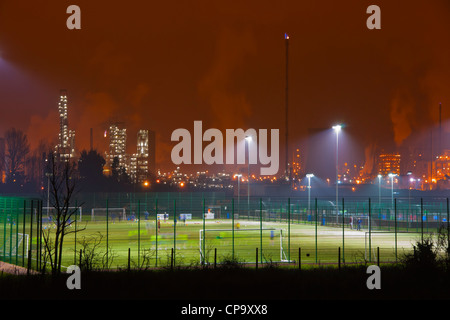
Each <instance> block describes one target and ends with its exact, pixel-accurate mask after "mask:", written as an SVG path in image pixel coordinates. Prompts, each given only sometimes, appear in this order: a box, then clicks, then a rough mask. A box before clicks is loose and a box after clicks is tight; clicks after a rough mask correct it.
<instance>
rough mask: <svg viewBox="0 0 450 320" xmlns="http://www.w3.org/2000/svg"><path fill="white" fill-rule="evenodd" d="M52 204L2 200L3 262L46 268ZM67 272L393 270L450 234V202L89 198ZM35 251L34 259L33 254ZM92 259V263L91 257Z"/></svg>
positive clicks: (78, 205)
mask: <svg viewBox="0 0 450 320" xmlns="http://www.w3.org/2000/svg"><path fill="white" fill-rule="evenodd" d="M43 203H47V202H46V200H45V199H43V200H37V199H21V198H5V197H3V198H0V207H1V211H0V224H1V227H0V230H1V235H0V239H1V242H0V244H1V249H0V250H1V254H0V259H1V260H2V261H5V262H8V263H13V264H17V265H22V266H27V264H28V263H29V264H30V267H31V268H35V269H41V268H43V267H44V265H45V263H44V261H43V258H42V257H43V255H44V251H45V250H44V248H43V246H42V233H43V232H48V231H50V232H51V230H52V228H53V223H54V220H52V217H53V216H54V209H53V208H49V207H48V206H44V205H43ZM70 206H71V208H72V209H71V210H73V212H74V215H73V221H72V222H71V226H70V229H69V230H70V233H69V234H68V235H67V236H66V238H65V241H64V247H63V252H64V256H63V265H64V266H66V267H67V266H69V265H72V264H76V265H82V266H83V265H86V263H87V261H86V259H87V257H90V259H91V260H90V261H89V263H91V265H90V266H91V267H92V266H95V267H96V268H101V269H117V268H121V269H125V268H140V269H141V268H154V267H172V268H173V267H177V266H189V265H204V264H210V265H213V264H214V265H215V264H220V263H228V262H230V261H231V262H236V261H237V262H243V263H248V264H252V265H261V264H268V263H274V262H276V263H286V264H290V265H293V266H297V267H299V266H300V264H302V265H304V264H311V265H314V264H328V263H329V264H340V263H353V262H355V263H361V262H366V261H369V262H375V261H377V262H395V261H398V260H399V259H400V258H401V256H402V254H404V253H405V252H409V251H410V250H412V244H414V243H415V242H416V241H420V240H421V239H423V237H424V236H426V235H428V234H430V233H438V232H445V234H448V230H449V223H448V221H449V206H448V199H446V198H440V199H438V198H437V199H435V198H419V199H416V198H415V199H411V198H408V199H402V198H399V199H394V201H391V199H386V200H384V199H383V200H381V199H376V201H373V200H372V199H370V198H356V197H355V198H345V199H344V198H343V199H340V200H339V203H338V204H336V203H335V200H333V199H326V198H314V199H311V198H309V199H307V198H281V197H261V198H255V197H251V198H247V197H245V198H244V197H240V198H237V197H229V196H226V195H225V194H222V193H186V192H182V193H170V192H168V193H116V194H82V195H79V196H78V197H77V198H76V199H73V203H72V204H71V205H70ZM27 250H28V252H27ZM88 254H90V256H88Z"/></svg>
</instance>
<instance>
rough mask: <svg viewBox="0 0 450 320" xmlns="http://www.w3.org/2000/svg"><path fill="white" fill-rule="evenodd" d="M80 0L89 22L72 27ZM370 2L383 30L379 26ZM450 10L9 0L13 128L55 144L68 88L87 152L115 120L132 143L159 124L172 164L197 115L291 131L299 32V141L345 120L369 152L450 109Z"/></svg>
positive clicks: (416, 5)
mask: <svg viewBox="0 0 450 320" xmlns="http://www.w3.org/2000/svg"><path fill="white" fill-rule="evenodd" d="M71 4H76V5H78V6H79V7H80V8H81V14H82V15H81V17H82V20H81V21H82V22H81V24H82V29H81V30H68V29H67V28H66V19H67V17H68V16H69V15H68V14H66V8H67V7H68V6H69V5H71ZM371 4H376V5H378V6H380V8H381V13H382V16H381V17H382V29H381V30H368V29H367V28H366V19H367V17H368V15H367V14H366V8H367V7H368V6H369V5H371ZM449 14H450V3H449V2H448V1H447V0H431V1H417V0H413V1H403V0H402V1H384V0H383V1H379V0H375V1H373V2H370V3H369V2H368V1H359V0H345V1H331V0H323V1H260V0H259V1H253V0H252V1H245V0H244V1H229V0H228V1H222V0H219V1H216V0H213V1H211V0H209V1H205V0H200V1H198V0H193V1H171V2H168V1H160V2H156V1H136V0H131V1H121V2H117V3H116V2H110V1H105V0H98V1H97V0H96V1H87V0H80V1H78V0H77V1H70V2H69V1H56V0H55V1H45V2H42V1H26V2H25V1H13V0H2V1H1V2H0V57H1V59H0V82H1V86H0V108H1V116H0V136H2V135H3V133H4V132H5V130H7V129H8V128H10V127H12V126H15V127H17V128H20V129H22V130H24V131H26V132H27V134H28V137H29V140H30V142H31V143H32V146H36V145H37V143H38V142H39V141H40V140H42V139H45V140H53V141H54V140H56V138H57V134H58V115H57V98H58V94H59V90H60V89H66V90H67V91H68V97H69V108H70V109H69V123H70V126H71V127H72V128H73V129H75V130H76V142H77V147H78V148H79V149H80V150H81V149H86V148H89V133H90V128H93V130H94V147H96V148H97V149H98V150H99V151H101V152H103V151H105V145H106V144H105V139H104V138H103V132H104V129H105V127H106V124H107V123H108V121H111V120H113V119H119V120H121V121H123V122H124V123H125V124H126V126H127V128H128V130H129V142H130V144H131V145H132V146H133V145H134V143H135V138H134V137H135V134H136V131H137V130H138V129H140V128H146V129H152V130H154V131H155V132H156V134H157V144H158V152H157V162H158V166H161V167H164V166H165V165H167V166H169V167H170V153H169V152H170V150H171V148H172V147H173V143H172V142H171V141H170V134H171V132H172V131H173V130H175V129H176V128H188V129H191V128H192V126H193V121H194V120H202V121H203V123H204V126H206V127H210V128H212V127H214V128H219V129H223V130H224V129H226V128H244V129H245V128H249V127H253V128H267V129H271V128H279V129H280V131H281V132H280V137H284V131H283V130H284V103H285V102H284V88H285V81H284V77H285V70H284V66H285V43H284V33H285V32H287V33H288V34H289V35H290V44H289V55H290V57H289V59H290V61H289V88H290V91H289V93H290V95H289V106H290V133H289V134H290V145H291V147H294V146H299V145H300V146H301V144H302V141H304V139H305V137H306V135H307V133H308V128H329V127H331V125H333V124H335V123H336V122H343V123H345V124H346V131H347V134H348V135H351V136H353V139H354V140H355V141H356V142H355V143H357V144H358V145H359V146H360V149H361V154H362V156H363V157H364V150H366V149H367V147H368V146H370V145H373V144H376V145H380V146H382V147H386V148H389V147H391V146H393V145H401V144H402V143H405V141H407V140H408V138H410V137H411V136H412V135H413V133H415V132H420V131H421V130H423V129H424V128H427V126H430V125H431V124H435V123H436V121H437V119H438V105H439V103H440V102H442V105H443V107H444V108H443V118H444V119H447V118H448V117H450V112H449V111H448V109H449V108H450V107H449V106H450V91H449V89H448V88H450V62H449V59H448V57H450V41H449V40H450V19H448V17H449V16H450V15H449ZM282 142H283V141H281V145H283V144H282ZM131 151H134V150H131ZM280 155H284V152H280Z"/></svg>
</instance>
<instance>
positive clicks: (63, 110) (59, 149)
mask: <svg viewBox="0 0 450 320" xmlns="http://www.w3.org/2000/svg"><path fill="white" fill-rule="evenodd" d="M58 113H59V135H58V144H57V145H56V147H55V151H56V153H57V154H58V155H59V157H60V158H61V159H64V160H68V159H71V158H73V157H74V156H75V131H74V130H70V129H69V112H68V104H67V91H66V90H61V92H60V96H59V101H58Z"/></svg>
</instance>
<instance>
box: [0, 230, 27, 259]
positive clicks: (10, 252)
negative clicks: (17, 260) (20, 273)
mask: <svg viewBox="0 0 450 320" xmlns="http://www.w3.org/2000/svg"><path fill="white" fill-rule="evenodd" d="M29 244H30V237H29V235H28V234H26V233H25V234H24V233H13V234H11V235H10V236H8V237H6V238H5V239H4V242H3V243H2V244H1V245H0V252H1V254H0V256H2V257H3V258H4V259H5V258H6V257H13V256H16V255H17V256H19V257H22V252H24V253H25V256H26V255H27V252H28V247H29ZM22 247H23V250H21V248H22ZM4 259H3V260H4Z"/></svg>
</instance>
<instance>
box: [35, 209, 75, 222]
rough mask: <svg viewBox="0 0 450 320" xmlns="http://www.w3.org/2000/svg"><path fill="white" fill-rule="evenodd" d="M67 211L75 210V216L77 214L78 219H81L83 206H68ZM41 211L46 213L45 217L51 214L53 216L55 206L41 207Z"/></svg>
mask: <svg viewBox="0 0 450 320" xmlns="http://www.w3.org/2000/svg"><path fill="white" fill-rule="evenodd" d="M67 210H68V211H67V212H73V213H75V212H76V214H75V215H76V216H79V220H78V221H81V219H82V217H83V207H81V206H79V207H68V208H67ZM42 213H43V214H46V215H47V218H50V217H51V216H53V215H54V214H55V213H56V208H55V207H42Z"/></svg>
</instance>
